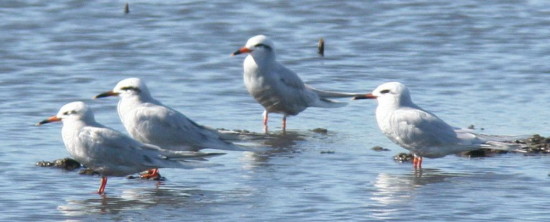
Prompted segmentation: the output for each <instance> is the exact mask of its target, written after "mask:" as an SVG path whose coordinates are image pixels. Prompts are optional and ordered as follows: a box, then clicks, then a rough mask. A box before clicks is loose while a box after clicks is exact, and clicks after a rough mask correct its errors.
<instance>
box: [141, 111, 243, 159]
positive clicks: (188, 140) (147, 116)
mask: <svg viewBox="0 0 550 222" xmlns="http://www.w3.org/2000/svg"><path fill="white" fill-rule="evenodd" d="M132 115H135V120H134V123H135V126H134V129H133V131H134V132H133V133H132V135H133V136H135V137H136V138H139V140H140V141H142V142H144V143H150V144H155V145H157V146H160V147H162V148H165V149H173V150H199V149H202V148H213V149H225V150H233V149H232V148H236V146H234V145H233V144H231V143H228V142H225V141H223V140H221V139H220V135H219V134H218V133H217V132H216V131H215V130H212V129H209V128H206V127H204V126H201V125H199V124H197V123H195V122H194V121H192V120H190V119H188V118H187V117H186V116H185V115H183V114H182V113H180V112H177V111H175V110H173V109H170V108H168V107H164V106H147V107H140V108H136V110H135V111H134V113H133V114H132Z"/></svg>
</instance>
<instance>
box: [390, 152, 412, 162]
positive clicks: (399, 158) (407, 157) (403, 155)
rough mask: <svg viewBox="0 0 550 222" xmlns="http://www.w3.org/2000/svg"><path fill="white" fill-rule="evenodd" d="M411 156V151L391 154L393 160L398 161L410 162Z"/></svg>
mask: <svg viewBox="0 0 550 222" xmlns="http://www.w3.org/2000/svg"><path fill="white" fill-rule="evenodd" d="M413 157H414V156H413V155H412V153H399V154H397V155H395V156H393V160H394V161H397V162H400V163H404V162H411V161H412V159H413Z"/></svg>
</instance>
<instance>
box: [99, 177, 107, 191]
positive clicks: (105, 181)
mask: <svg viewBox="0 0 550 222" xmlns="http://www.w3.org/2000/svg"><path fill="white" fill-rule="evenodd" d="M105 186H107V177H101V185H100V186H99V190H97V194H99V195H102V194H104V193H105Z"/></svg>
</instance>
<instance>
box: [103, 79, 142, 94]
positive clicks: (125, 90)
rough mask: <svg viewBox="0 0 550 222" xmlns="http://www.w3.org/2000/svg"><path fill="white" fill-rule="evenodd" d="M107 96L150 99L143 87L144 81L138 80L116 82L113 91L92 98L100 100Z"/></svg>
mask: <svg viewBox="0 0 550 222" xmlns="http://www.w3.org/2000/svg"><path fill="white" fill-rule="evenodd" d="M107 96H120V97H131V96H138V97H141V98H150V97H151V94H150V93H149V89H148V88H147V86H146V85H145V82H144V81H142V80H141V79H139V78H127V79H123V80H121V81H120V82H118V83H117V84H116V86H115V88H114V89H113V90H111V91H108V92H104V93H101V94H99V95H97V96H95V97H94V98H102V97H107Z"/></svg>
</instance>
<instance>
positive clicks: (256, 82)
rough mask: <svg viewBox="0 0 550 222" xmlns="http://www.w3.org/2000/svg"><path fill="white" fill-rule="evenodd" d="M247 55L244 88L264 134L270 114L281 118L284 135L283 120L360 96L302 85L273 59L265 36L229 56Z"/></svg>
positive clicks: (253, 40)
mask: <svg viewBox="0 0 550 222" xmlns="http://www.w3.org/2000/svg"><path fill="white" fill-rule="evenodd" d="M242 53H249V55H248V56H246V58H245V59H244V63H243V67H244V76H243V77H244V84H245V86H246V89H247V90H248V92H249V93H250V95H251V96H252V97H254V99H256V101H258V103H260V104H261V105H262V106H263V107H264V109H265V111H264V113H263V117H264V121H263V123H264V130H265V131H267V121H268V115H269V113H281V114H283V126H282V128H283V131H284V130H286V118H287V116H289V115H292V116H294V115H298V113H300V112H302V111H304V110H305V109H306V108H307V107H324V108H336V107H342V106H345V105H346V104H347V103H344V102H336V101H333V100H330V99H329V98H341V97H350V98H351V97H354V96H358V95H359V94H353V93H339V92H329V91H322V90H318V89H315V88H313V87H311V86H309V85H307V84H304V82H302V80H301V79H300V77H298V75H297V74H296V73H295V72H293V71H292V70H290V69H288V68H286V67H285V66H283V65H282V64H281V63H279V62H277V60H276V58H275V46H274V44H273V42H272V41H271V40H270V39H268V38H267V37H266V36H265V35H257V36H254V37H252V38H250V39H248V41H247V42H246V45H245V46H244V47H242V48H240V49H239V50H237V51H235V52H234V53H233V54H232V55H238V54H242Z"/></svg>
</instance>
